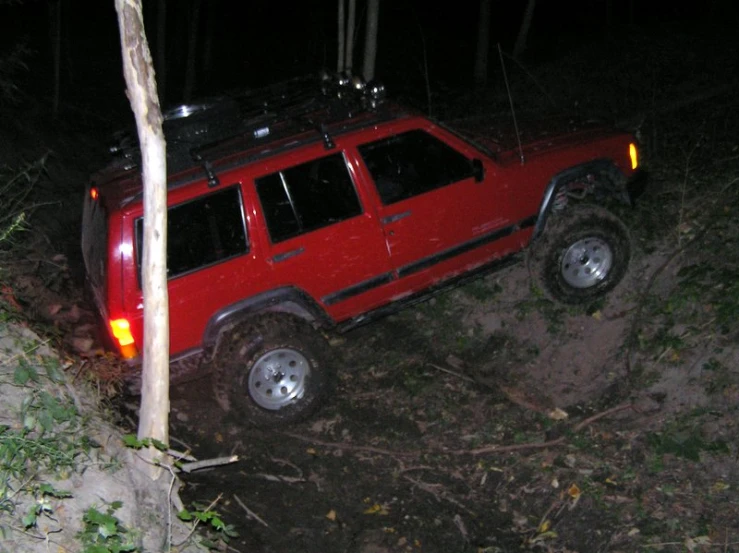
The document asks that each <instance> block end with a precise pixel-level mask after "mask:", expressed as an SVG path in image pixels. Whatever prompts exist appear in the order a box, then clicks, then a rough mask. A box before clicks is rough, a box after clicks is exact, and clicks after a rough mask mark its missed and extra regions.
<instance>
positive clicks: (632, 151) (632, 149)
mask: <svg viewBox="0 0 739 553" xmlns="http://www.w3.org/2000/svg"><path fill="white" fill-rule="evenodd" d="M629 157H630V158H631V169H632V170H633V169H636V168H637V167H639V151H638V150H637V149H636V144H634V143H633V142H632V143H631V144H629Z"/></svg>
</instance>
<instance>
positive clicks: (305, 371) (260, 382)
mask: <svg viewBox="0 0 739 553" xmlns="http://www.w3.org/2000/svg"><path fill="white" fill-rule="evenodd" d="M223 340H224V342H223V343H222V346H221V347H220V348H219V349H220V350H221V352H220V354H219V355H218V359H217V360H216V370H215V374H214V391H215V395H216V399H217V400H218V403H219V404H220V405H221V406H222V407H223V408H224V409H226V410H230V409H234V410H235V411H237V412H239V413H241V414H244V415H246V416H247V417H248V418H249V419H250V420H252V421H253V422H256V423H258V424H266V425H277V424H287V423H291V422H296V421H299V420H302V419H305V418H307V417H308V416H310V415H311V414H313V413H314V412H315V411H316V410H317V409H318V408H319V407H320V405H321V403H322V402H323V400H324V399H325V397H326V396H327V395H328V393H329V390H330V389H331V387H332V382H333V371H332V370H331V369H330V365H329V363H328V357H329V356H328V344H327V343H326V340H325V338H324V337H323V336H322V335H321V334H320V333H319V332H317V331H315V330H314V329H313V327H312V326H311V325H310V324H308V323H307V322H305V321H302V320H300V319H297V318H295V317H292V316H287V315H282V314H273V313H269V314H265V315H263V316H260V317H258V318H255V319H254V320H250V321H247V322H245V323H243V324H241V325H240V326H238V327H236V328H235V329H234V330H233V331H232V332H231V333H230V334H229V335H228V336H227V337H225V338H224V339H223Z"/></svg>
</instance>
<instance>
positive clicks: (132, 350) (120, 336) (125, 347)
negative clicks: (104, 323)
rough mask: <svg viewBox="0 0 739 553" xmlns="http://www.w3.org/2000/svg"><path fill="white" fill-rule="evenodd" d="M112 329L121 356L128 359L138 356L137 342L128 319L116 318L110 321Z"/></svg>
mask: <svg viewBox="0 0 739 553" xmlns="http://www.w3.org/2000/svg"><path fill="white" fill-rule="evenodd" d="M110 331H111V333H112V334H113V337H114V338H115V339H116V342H118V347H119V348H120V350H121V356H122V357H124V358H126V359H131V358H133V357H136V355H137V354H138V352H137V351H136V344H135V342H134V339H133V335H132V334H131V325H130V324H129V322H128V321H127V320H126V319H115V320H113V321H110Z"/></svg>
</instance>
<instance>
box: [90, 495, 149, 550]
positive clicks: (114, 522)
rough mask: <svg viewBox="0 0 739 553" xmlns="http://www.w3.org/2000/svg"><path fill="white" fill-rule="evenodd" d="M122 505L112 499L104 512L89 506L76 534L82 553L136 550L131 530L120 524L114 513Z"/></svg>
mask: <svg viewBox="0 0 739 553" xmlns="http://www.w3.org/2000/svg"><path fill="white" fill-rule="evenodd" d="M122 506H123V503H121V502H120V501H114V502H112V503H110V504H109V505H108V506H107V509H106V510H105V512H104V513H102V512H100V511H99V510H98V509H96V508H95V507H90V508H89V509H87V510H86V511H85V514H84V515H83V516H82V521H83V522H84V524H85V526H84V528H83V529H82V530H81V531H80V532H79V533H78V534H77V539H79V540H80V542H81V543H82V545H83V546H84V549H83V550H82V551H83V553H121V552H126V551H137V550H138V548H137V547H136V545H135V543H134V542H133V537H132V535H131V532H130V531H129V530H128V529H127V528H126V527H125V526H123V524H121V521H120V520H118V518H117V517H116V516H115V515H114V513H115V512H116V511H117V510H118V509H120V508H121V507H122Z"/></svg>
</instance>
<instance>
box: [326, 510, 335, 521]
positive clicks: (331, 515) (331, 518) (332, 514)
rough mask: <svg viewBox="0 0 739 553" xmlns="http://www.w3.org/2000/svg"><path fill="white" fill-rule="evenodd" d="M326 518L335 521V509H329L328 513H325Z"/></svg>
mask: <svg viewBox="0 0 739 553" xmlns="http://www.w3.org/2000/svg"><path fill="white" fill-rule="evenodd" d="M326 518H327V519H329V520H331V521H335V520H336V511H334V510H333V509H331V510H330V511H329V512H328V513H326Z"/></svg>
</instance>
